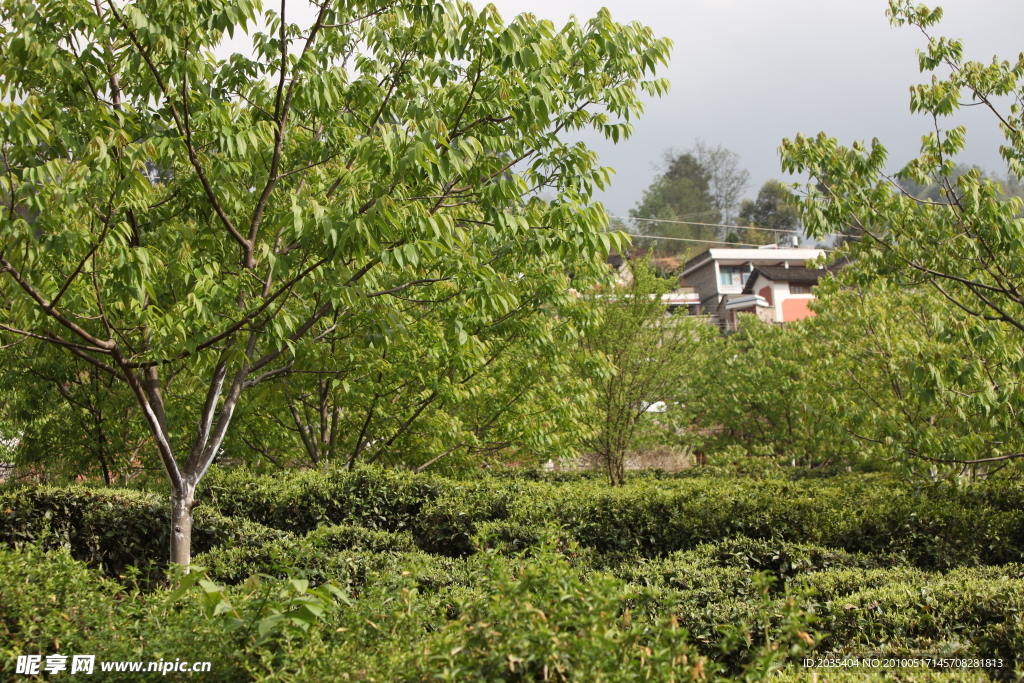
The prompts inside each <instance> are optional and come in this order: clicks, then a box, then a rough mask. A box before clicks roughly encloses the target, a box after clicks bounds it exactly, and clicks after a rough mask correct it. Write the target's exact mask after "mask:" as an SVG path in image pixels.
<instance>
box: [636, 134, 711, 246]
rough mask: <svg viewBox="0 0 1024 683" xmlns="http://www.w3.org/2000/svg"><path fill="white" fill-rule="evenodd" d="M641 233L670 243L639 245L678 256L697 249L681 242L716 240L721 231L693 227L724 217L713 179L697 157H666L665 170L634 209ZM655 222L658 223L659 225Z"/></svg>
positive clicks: (639, 242) (669, 154)
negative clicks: (717, 203) (716, 204)
mask: <svg viewBox="0 0 1024 683" xmlns="http://www.w3.org/2000/svg"><path fill="white" fill-rule="evenodd" d="M629 215H630V216H632V217H633V218H640V219H648V220H641V221H635V222H636V224H637V229H638V230H639V231H640V232H641V234H644V235H655V236H660V237H667V238H669V239H666V240H649V239H638V240H637V245H638V246H640V247H641V248H644V249H649V248H653V249H654V251H655V253H657V254H676V253H680V252H685V251H686V250H687V249H690V248H692V247H693V246H694V244H695V243H693V242H685V241H679V240H688V239H693V240H713V239H715V238H716V237H717V235H718V230H717V228H714V227H711V226H705V225H686V224H684V223H681V222H678V221H684V222H692V223H701V222H703V223H711V224H714V223H718V222H720V221H719V218H720V214H719V213H718V211H717V210H716V209H715V207H714V202H713V198H712V196H711V175H710V173H708V171H707V169H705V168H704V167H703V166H702V165H701V163H700V162H699V161H698V160H697V158H696V157H695V156H693V154H690V153H688V152H687V153H682V154H676V153H673V152H671V151H669V152H666V153H665V157H664V170H663V172H662V173H661V174H660V175H659V176H658V177H656V178H655V179H654V182H653V183H651V185H650V187H648V188H647V189H646V190H644V196H643V199H642V200H641V201H640V202H639V203H638V204H637V206H636V208H635V209H630V212H629ZM655 219H656V220H657V221H658V222H655Z"/></svg>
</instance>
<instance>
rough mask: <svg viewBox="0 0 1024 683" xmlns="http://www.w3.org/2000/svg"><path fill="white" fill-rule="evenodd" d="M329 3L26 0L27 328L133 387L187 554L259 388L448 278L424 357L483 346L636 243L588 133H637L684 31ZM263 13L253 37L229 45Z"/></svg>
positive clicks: (6, 156) (9, 270)
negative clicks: (607, 192)
mask: <svg viewBox="0 0 1024 683" xmlns="http://www.w3.org/2000/svg"><path fill="white" fill-rule="evenodd" d="M314 9H315V19H314V21H313V23H312V25H310V26H308V27H301V26H298V25H296V24H294V23H292V22H291V21H290V17H289V16H288V6H287V4H284V5H282V6H281V8H280V10H279V11H275V10H267V11H266V12H263V13H262V17H263V21H264V22H265V24H266V27H267V30H266V32H260V31H256V30H255V29H254V28H253V27H255V26H256V25H257V19H258V17H259V16H260V14H261V12H262V8H261V6H260V5H259V4H258V3H257V2H251V1H250V0H214V1H213V2H202V3H196V2H184V3H181V2H175V3H169V2H165V1H163V0H138V1H137V2H129V3H125V4H121V3H114V2H109V3H96V4H90V3H86V2H82V1H81V0H55V1H54V2H48V3H42V4H37V3H32V2H27V1H22V0H11V1H10V2H5V3H4V4H3V9H2V15H0V20H2V21H0V26H3V28H2V29H0V55H2V56H0V98H2V101H3V104H2V105H0V131H2V136H3V138H2V139H3V142H2V159H3V167H2V169H0V171H2V174H0V175H2V181H0V182H2V187H3V201H4V207H5V210H4V211H3V216H2V218H0V305H2V308H0V311H2V313H0V331H2V333H3V340H2V341H3V342H4V343H16V342H18V341H19V340H29V343H32V344H45V345H50V346H53V347H58V348H60V349H62V350H63V351H64V352H65V353H67V354H69V355H70V356H72V357H74V358H76V359H77V360H78V361H80V362H81V363H85V364H88V365H89V366H90V371H91V372H99V373H104V374H105V375H107V376H108V377H109V378H112V380H113V381H114V382H117V383H119V384H121V385H123V387H124V388H125V389H126V390H127V391H128V392H130V395H131V396H132V398H133V400H134V401H135V403H136V405H137V407H138V411H139V415H140V419H141V420H143V421H144V424H145V425H146V429H147V431H148V432H149V434H150V435H151V438H152V442H151V443H152V445H153V446H154V447H155V448H154V450H155V451H156V452H157V454H158V456H159V461H160V463H161V465H162V467H163V468H164V470H165V472H166V475H167V479H168V482H169V484H170V488H171V490H172V499H173V505H172V507H173V530H174V533H173V534H172V542H171V543H172V546H171V558H172V560H173V561H175V562H179V563H184V564H187V563H188V560H189V547H190V529H191V510H192V507H193V506H194V505H195V503H196V498H195V493H196V487H197V485H198V484H199V481H200V480H201V478H202V477H203V474H204V473H205V472H206V469H207V468H208V467H209V465H210V463H211V462H212V461H213V459H214V457H216V456H217V454H218V453H219V452H221V449H222V447H223V444H224V443H225V438H226V436H227V434H228V430H229V427H230V426H231V424H232V421H233V417H234V415H235V412H236V410H237V409H238V408H239V406H240V405H241V403H240V401H241V398H242V396H243V394H244V393H245V392H248V391H251V390H253V389H255V388H257V387H258V386H259V385H261V384H264V383H266V382H269V381H272V380H275V379H280V378H281V377H283V376H285V375H287V374H288V373H291V372H293V371H294V370H296V369H297V368H298V367H300V366H301V365H302V362H304V359H305V358H307V357H309V356H306V355H304V354H307V353H308V354H312V355H315V352H312V351H309V350H308V349H309V347H311V346H313V345H316V344H320V343H326V342H334V343H337V344H340V349H337V350H336V351H337V353H339V354H342V355H344V356H345V357H349V358H351V357H356V356H358V353H357V349H365V348H373V349H376V350H377V353H371V354H364V355H363V356H362V358H363V360H361V361H359V362H360V363H362V365H361V369H360V370H359V371H358V372H355V373H354V375H353V378H354V381H353V382H350V383H349V386H351V385H352V384H353V383H355V382H360V381H366V378H368V377H371V376H372V375H373V374H374V371H375V370H378V368H379V366H378V365H377V363H378V362H379V360H380V359H381V358H383V356H384V354H385V353H386V351H385V349H386V348H387V346H388V345H389V344H390V343H391V342H392V341H393V340H394V339H396V338H399V337H401V336H402V335H403V334H406V333H408V331H409V330H411V329H413V328H414V327H415V326H416V324H417V322H418V320H419V319H420V318H421V317H423V315H424V312H429V311H435V312H436V311H438V310H439V309H438V308H437V306H438V305H439V303H438V302H448V306H447V307H446V308H444V315H443V317H441V318H440V319H437V320H435V321H434V324H435V327H434V335H433V336H432V337H430V338H429V339H430V342H429V346H427V347H425V348H423V349H422V353H423V354H424V355H426V356H427V357H432V356H433V355H435V354H452V355H453V356H457V357H458V358H459V359H461V360H460V361H459V362H460V363H462V364H463V365H464V366H467V367H468V366H472V365H473V364H477V365H481V366H482V365H485V364H487V363H488V359H490V358H491V357H492V356H493V355H494V352H495V350H496V348H497V347H498V346H500V343H501V342H500V341H499V339H500V338H501V335H500V334H497V333H496V330H497V329H499V328H500V327H501V326H502V325H511V324H514V322H515V321H517V320H519V319H520V318H521V317H522V315H523V314H524V312H525V311H531V312H532V311H536V310H539V309H540V308H542V307H543V306H544V305H547V306H549V307H550V306H553V305H557V304H558V301H559V300H560V299H559V297H562V298H563V299H564V297H565V296H567V294H566V292H567V289H568V275H567V271H568V270H569V269H570V268H571V269H572V270H573V272H574V275H575V276H576V277H578V278H586V277H587V275H588V273H591V274H593V273H596V272H597V269H598V268H599V260H600V258H599V257H600V255H601V254H603V253H606V252H607V251H608V250H609V249H611V248H614V247H617V246H619V245H620V244H621V242H620V241H619V238H618V237H617V236H616V235H615V234H609V233H605V232H602V230H601V229H602V228H603V227H604V225H605V221H606V218H605V214H604V211H603V210H602V208H601V207H600V206H599V205H593V204H592V203H591V197H592V192H593V190H594V188H595V187H602V186H603V185H604V183H605V182H606V180H607V177H608V171H607V169H604V168H602V167H600V166H598V165H597V162H596V155H595V154H594V153H593V152H591V151H589V150H588V149H587V148H586V147H585V146H584V145H582V144H579V143H576V144H573V143H569V142H566V141H565V140H564V139H563V137H562V135H563V134H564V133H566V132H569V131H573V130H578V129H581V128H595V129H597V130H599V131H601V132H603V133H604V134H605V135H606V136H607V137H609V138H611V139H613V140H619V139H621V138H623V137H626V136H628V135H629V133H630V131H631V123H630V122H631V120H632V119H634V118H636V116H638V115H639V114H640V113H641V111H642V105H641V102H640V99H639V93H640V91H641V90H644V91H647V92H649V93H653V94H659V93H662V92H664V90H665V89H666V88H667V83H666V82H665V81H664V80H659V79H652V78H650V76H651V74H652V73H653V72H654V70H655V69H656V68H657V67H658V65H660V64H665V63H666V60H667V58H668V53H669V49H670V43H669V41H668V40H666V39H659V38H657V37H655V36H654V34H653V32H652V31H651V30H650V29H649V28H646V27H643V26H640V25H638V24H626V25H623V24H619V23H616V22H614V21H613V20H612V19H611V17H610V16H609V14H608V13H607V11H601V12H600V13H598V15H597V16H596V17H594V18H593V19H591V20H590V21H587V22H581V21H578V20H575V19H574V20H572V21H570V22H569V23H568V24H566V25H565V26H564V27H563V28H562V29H560V30H559V29H556V28H555V27H554V26H553V25H552V24H551V23H550V22H547V21H542V20H539V19H537V18H536V17H534V16H532V15H521V16H519V17H517V18H516V19H515V20H513V21H512V22H511V23H509V24H506V23H505V22H504V21H503V20H502V19H501V17H500V16H499V15H498V14H497V12H496V11H495V10H494V8H493V7H492V6H488V7H485V8H484V9H483V10H480V11H477V10H474V9H473V8H472V6H470V5H468V4H465V3H459V2H443V1H433V0H415V1H413V2H401V3H398V2H391V1H382V0H361V1H359V2H350V3H345V4H335V3H333V2H331V0H324V1H323V2H322V3H319V4H314ZM239 32H241V33H245V34H246V35H248V36H250V37H251V39H252V41H253V44H254V46H255V53H254V56H253V57H251V58H250V57H247V56H245V55H242V54H233V55H231V56H230V57H228V58H226V59H216V58H214V57H212V56H211V53H212V50H213V49H214V48H215V47H216V46H217V45H219V44H220V43H221V41H222V40H223V39H224V37H225V36H226V35H234V34H236V33H239ZM538 190H545V191H547V192H548V193H549V194H550V195H551V197H552V198H551V200H550V201H542V200H540V199H539V198H537V194H536V193H537V191H538ZM0 345H2V344H0ZM334 379H337V380H338V382H339V384H338V386H341V387H342V388H344V386H345V384H344V380H341V379H338V378H334ZM431 390H432V389H431V388H430V387H425V388H424V391H427V392H428V393H429V391H431Z"/></svg>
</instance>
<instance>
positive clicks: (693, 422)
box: [679, 314, 858, 467]
mask: <svg viewBox="0 0 1024 683" xmlns="http://www.w3.org/2000/svg"><path fill="white" fill-rule="evenodd" d="M740 317H741V322H740V325H739V331H738V332H736V333H735V334H731V335H729V336H727V337H721V336H716V337H713V338H710V339H708V340H707V342H706V344H705V345H704V347H703V348H702V349H701V350H700V352H699V357H700V359H701V361H700V362H701V365H702V366H703V367H704V368H705V370H704V371H702V372H696V373H692V374H690V375H687V376H686V377H685V378H684V381H683V382H682V383H681V384H680V388H679V401H680V402H681V403H682V404H683V405H684V406H685V410H684V411H683V416H682V419H681V420H680V426H681V427H683V428H685V429H686V431H687V434H688V436H687V438H688V439H689V440H690V441H691V442H693V443H695V444H699V445H700V447H701V448H702V449H704V450H711V451H713V450H721V449H724V448H727V447H729V446H740V447H742V448H743V449H744V450H746V451H747V452H748V453H751V454H754V455H772V456H778V457H785V458H786V459H789V460H791V461H792V462H793V463H794V464H799V465H803V466H807V467H810V466H816V465H821V464H825V463H834V462H838V461H845V460H846V459H848V458H849V457H850V456H851V455H852V454H853V452H854V451H856V450H858V448H857V444H856V443H855V442H854V440H853V439H852V438H851V437H850V436H849V435H848V434H847V433H845V432H844V431H843V430H842V429H841V428H839V427H838V425H837V423H836V421H835V420H834V418H833V416H832V415H831V414H829V413H827V412H826V411H824V410H823V409H822V397H823V396H832V395H833V394H831V393H830V389H831V385H830V384H829V382H828V376H827V374H826V371H825V369H824V367H823V365H822V361H823V351H824V349H823V345H822V342H821V340H820V338H819V336H818V334H817V329H816V328H814V327H813V326H814V325H815V323H816V322H817V321H816V320H815V319H813V318H810V319H805V320H801V321H798V322H795V323H788V324H786V325H784V326H783V325H772V324H768V323H765V322H762V321H761V320H759V319H758V318H757V317H755V316H753V315H749V314H744V315H742V316H740ZM826 333H827V332H826ZM835 399H836V400H837V401H840V402H841V401H843V400H844V396H842V395H839V396H836V397H835Z"/></svg>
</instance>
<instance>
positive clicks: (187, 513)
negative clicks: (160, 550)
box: [171, 484, 195, 567]
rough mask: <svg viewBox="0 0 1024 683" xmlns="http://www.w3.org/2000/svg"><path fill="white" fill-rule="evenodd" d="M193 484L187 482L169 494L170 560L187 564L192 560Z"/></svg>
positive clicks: (186, 565)
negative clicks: (181, 487)
mask: <svg viewBox="0 0 1024 683" xmlns="http://www.w3.org/2000/svg"><path fill="white" fill-rule="evenodd" d="M194 506H195V486H193V485H191V484H187V485H186V486H185V487H184V488H183V489H181V490H175V491H174V494H173V495H172V496H171V562H173V563H175V564H180V565H184V566H185V567H188V565H189V564H190V563H191V562H192V508H193V507H194Z"/></svg>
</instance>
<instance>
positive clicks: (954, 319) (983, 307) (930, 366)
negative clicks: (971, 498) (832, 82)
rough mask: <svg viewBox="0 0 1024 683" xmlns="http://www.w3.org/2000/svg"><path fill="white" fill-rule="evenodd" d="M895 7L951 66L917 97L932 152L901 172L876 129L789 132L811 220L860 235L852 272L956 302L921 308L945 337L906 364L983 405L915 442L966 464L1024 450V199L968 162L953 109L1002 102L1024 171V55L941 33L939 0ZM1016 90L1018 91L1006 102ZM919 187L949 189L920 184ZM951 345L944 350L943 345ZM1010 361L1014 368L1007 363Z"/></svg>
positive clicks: (1014, 161)
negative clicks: (961, 163)
mask: <svg viewBox="0 0 1024 683" xmlns="http://www.w3.org/2000/svg"><path fill="white" fill-rule="evenodd" d="M889 16H890V18H891V20H892V22H893V23H894V24H896V25H911V26H914V27H917V28H918V29H920V30H921V31H923V32H924V33H925V35H926V36H927V38H928V45H927V47H926V48H925V49H924V50H921V51H919V53H918V59H919V64H920V68H921V71H922V72H939V71H942V72H945V73H948V75H946V76H944V77H943V76H939V75H938V74H937V73H936V74H935V75H933V77H932V79H931V81H930V82H929V83H925V84H922V85H916V86H913V87H912V88H911V98H910V104H911V110H912V111H914V112H920V113H922V114H925V115H927V116H929V117H930V118H931V119H932V121H933V123H934V132H932V133H930V134H928V135H927V136H925V137H924V139H923V141H922V145H921V155H920V156H919V157H918V158H916V159H913V160H911V161H910V162H909V163H908V164H906V165H905V166H903V167H902V169H900V170H899V171H898V172H897V173H896V174H890V173H888V172H887V171H886V163H887V152H886V149H885V147H884V146H883V145H882V144H881V143H880V142H879V141H878V140H877V139H876V140H873V141H872V142H871V144H870V145H868V144H864V143H860V142H858V143H854V144H853V145H852V146H850V147H845V146H842V145H840V144H839V143H838V142H837V141H836V140H835V139H833V138H829V137H827V136H826V135H825V134H824V133H822V134H820V135H818V136H816V137H807V136H803V135H800V136H797V137H796V138H794V139H792V140H786V141H784V143H783V146H782V153H783V165H784V167H785V168H786V169H787V170H789V171H793V172H800V173H808V174H809V175H810V176H811V178H812V182H811V183H810V184H808V186H807V188H806V194H805V197H804V198H803V201H802V202H801V207H800V208H801V214H802V217H803V220H804V223H805V225H806V227H807V232H808V233H809V234H810V235H812V236H814V237H819V238H824V237H825V236H827V235H829V234H831V233H834V232H840V233H842V234H845V235H850V236H852V239H850V240H849V241H847V242H846V244H845V245H844V248H843V250H842V253H844V254H846V255H848V256H850V257H852V259H853V260H854V263H853V265H852V266H850V268H851V270H850V274H849V275H848V276H847V278H848V280H849V281H850V282H851V283H853V284H858V283H859V284H863V283H868V282H872V281H879V280H882V281H888V282H889V283H891V284H893V285H897V286H899V287H903V288H906V289H909V290H912V291H918V292H923V291H924V290H931V291H932V292H933V293H934V294H935V297H934V298H932V299H930V302H931V304H932V305H937V306H947V307H950V308H951V309H952V310H953V312H954V313H955V314H956V315H949V314H945V315H941V316H937V317H936V321H935V322H934V323H929V321H927V320H924V321H922V323H921V329H922V333H920V334H919V338H924V339H927V338H929V337H931V338H934V339H935V340H936V342H937V345H934V346H933V347H932V348H930V349H928V348H924V349H921V348H919V349H918V350H917V352H916V356H917V357H916V360H915V362H914V365H913V372H912V373H910V374H908V375H904V378H905V380H906V381H907V382H912V383H913V384H914V385H915V387H916V389H917V390H918V395H919V396H921V397H923V398H924V399H926V401H927V402H930V403H933V404H935V408H933V409H939V408H941V409H942V410H943V411H950V412H952V413H953V414H954V415H955V416H957V417H959V418H961V419H962V418H963V417H964V416H972V418H971V419H974V420H978V421H979V428H978V429H977V431H976V432H975V434H973V435H970V436H969V437H966V438H969V439H972V440H973V441H972V442H971V443H970V444H968V443H961V444H960V446H958V447H954V448H949V447H947V446H949V444H948V443H947V444H944V445H942V446H937V445H936V444H938V443H939V442H940V441H941V439H942V438H943V437H942V432H943V430H937V429H930V430H919V434H920V435H921V436H922V439H923V437H924V435H925V431H928V432H929V433H930V434H931V435H932V439H931V442H928V441H927V440H924V441H922V442H921V443H920V444H918V445H916V446H914V448H915V449H916V452H917V453H918V454H920V455H922V456H927V457H931V458H935V459H937V460H938V461H940V462H946V463H951V464H961V465H962V464H978V463H999V462H1003V461H1006V460H1010V459H1014V458H1018V457H1021V456H1022V455H1024V453H1022V452H1021V448H1020V446H1019V445H1018V443H1017V440H1016V438H1010V436H1012V434H1013V433H1015V432H1019V426H1020V418H1019V416H1020V415H1021V399H1020V392H1019V390H1018V388H1017V387H1018V385H1019V383H1018V381H1017V380H1016V379H1014V377H1013V375H1014V374H1019V372H1020V369H1022V368H1024V354H1022V348H1024V345H1022V344H1021V341H1022V340H1024V337H1022V334H1024V292H1022V282H1024V239H1022V236H1024V221H1022V220H1021V218H1020V215H1021V210H1022V207H1024V202H1022V200H1021V198H1020V197H1016V196H1008V193H1007V192H1006V186H1004V184H1003V183H1001V182H999V181H997V180H996V179H994V178H992V177H987V176H986V175H984V174H982V172H981V171H980V169H977V168H970V169H965V168H963V167H958V166H957V164H956V157H957V155H958V154H959V153H961V152H962V151H963V149H964V145H965V142H966V135H967V132H966V129H965V128H964V127H963V126H962V125H953V126H950V127H947V126H946V123H947V121H949V119H950V117H952V116H953V115H954V114H955V113H956V111H957V110H958V109H959V108H960V107H961V106H963V105H965V104H971V105H978V106H980V107H982V108H984V109H987V110H988V111H989V112H991V114H992V115H993V116H994V117H995V119H996V121H997V122H998V124H999V126H1000V128H1001V130H1002V133H1003V136H1004V139H1005V142H1004V144H1003V145H1001V146H1000V148H999V151H1000V154H1001V155H1002V157H1003V159H1004V160H1005V161H1006V164H1007V168H1008V171H1009V173H1010V178H1011V180H1013V181H1015V182H1019V180H1020V178H1022V177H1024V119H1022V114H1024V112H1022V111H1021V107H1020V104H1019V103H1020V101H1021V98H1022V97H1024V82H1022V79H1024V56H1021V57H1019V58H1018V59H1017V61H1015V62H1009V61H1002V60H999V59H994V60H993V61H992V62H991V63H987V64H986V63H981V62H974V61H966V60H965V59H964V56H963V55H964V47H963V44H962V43H961V41H959V40H953V39H949V38H940V37H934V36H932V35H930V31H931V29H932V27H934V26H935V25H936V23H937V22H938V21H939V20H940V19H941V17H942V10H941V9H929V8H927V7H925V6H923V5H914V4H912V3H910V2H905V1H903V0H899V1H897V0H893V1H892V2H890V3H889ZM965 97H966V98H968V99H969V102H964V99H965ZM1004 98H1008V99H1009V100H1010V101H1011V102H1016V103H1015V104H1010V105H1009V106H1008V107H1004V106H1003V104H1002V103H1003V102H1004V101H1006V99H1004ZM1011 184H1012V183H1011ZM911 187H917V188H935V189H937V193H935V194H930V193H927V192H926V193H915V192H911V191H908V188H911ZM922 194H923V196H921V195H922ZM908 343H909V342H908ZM914 343H916V342H914ZM947 345H948V346H947ZM943 348H944V349H946V352H945V353H934V351H935V350H936V349H943ZM951 350H952V351H951ZM1008 368H1012V369H1015V370H1014V372H1013V373H1011V374H1010V375H1007V374H1006V370H1007V369H1008ZM904 393H905V392H904ZM900 400H901V401H902V400H904V399H902V398H901V399H900ZM904 407H905V408H908V409H909V408H910V405H909V404H905V406H904ZM953 419H955V418H953ZM890 431H891V430H890ZM1008 435H1010V436H1008ZM961 436H962V435H961ZM923 446H930V447H928V448H924V449H923V450H922V447H923Z"/></svg>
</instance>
